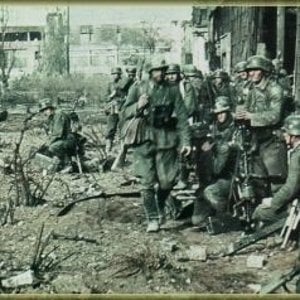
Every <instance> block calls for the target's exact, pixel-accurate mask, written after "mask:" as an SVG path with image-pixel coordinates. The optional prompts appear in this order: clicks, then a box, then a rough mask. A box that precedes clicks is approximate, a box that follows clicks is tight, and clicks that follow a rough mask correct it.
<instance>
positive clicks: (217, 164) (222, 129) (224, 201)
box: [192, 97, 236, 225]
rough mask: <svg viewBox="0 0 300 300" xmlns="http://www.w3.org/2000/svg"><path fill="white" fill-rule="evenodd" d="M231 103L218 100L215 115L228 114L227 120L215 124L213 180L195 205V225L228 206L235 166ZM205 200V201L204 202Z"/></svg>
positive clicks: (225, 98)
mask: <svg viewBox="0 0 300 300" xmlns="http://www.w3.org/2000/svg"><path fill="white" fill-rule="evenodd" d="M229 105H230V101H229V99H228V98H227V97H218V98H217V99H216V104H215V109H214V113H215V114H219V113H223V112H226V119H225V120H224V122H222V123H220V122H219V121H216V124H215V141H216V144H215V146H214V147H213V148H212V150H211V162H212V178H211V184H209V185H208V186H207V187H206V188H205V189H204V192H203V198H204V199H198V200H196V202H195V205H194V214H193V217H192V222H193V224H195V225H197V224H199V223H201V222H203V221H204V220H205V218H206V217H208V216H209V215H210V214H211V213H212V211H213V210H215V211H217V212H224V211H225V210H226V208H227V205H228V199H229V193H230V187H231V181H232V175H233V172H234V166H235V159H236V157H235V151H234V150H233V149H232V148H231V147H230V146H229V142H230V141H231V140H232V136H233V133H234V130H235V127H234V122H233V117H232V114H231V112H230V106H229ZM203 200H204V201H203Z"/></svg>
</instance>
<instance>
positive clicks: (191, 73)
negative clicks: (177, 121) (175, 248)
mask: <svg viewBox="0 0 300 300" xmlns="http://www.w3.org/2000/svg"><path fill="white" fill-rule="evenodd" d="M184 77H185V78H186V79H187V80H188V81H189V82H190V83H191V84H192V86H193V87H194V90H195V98H196V111H195V115H194V121H195V122H201V121H203V119H204V115H205V114H206V113H207V112H205V103H203V99H202V98H201V89H203V75H202V72H201V71H200V70H197V68H196V67H195V66H193V65H185V66H184Z"/></svg>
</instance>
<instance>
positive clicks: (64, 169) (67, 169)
mask: <svg viewBox="0 0 300 300" xmlns="http://www.w3.org/2000/svg"><path fill="white" fill-rule="evenodd" d="M72 171H73V166H72V160H71V158H70V157H69V156H68V155H64V157H63V158H61V163H60V173H62V174H68V173H71V172H72Z"/></svg>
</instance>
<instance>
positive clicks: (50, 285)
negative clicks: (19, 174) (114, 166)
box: [0, 112, 297, 294]
mask: <svg viewBox="0 0 300 300" xmlns="http://www.w3.org/2000/svg"><path fill="white" fill-rule="evenodd" d="M24 118H25V116H24V115H22V114H11V115H10V116H9V119H8V120H7V121H6V122H4V123H1V124H0V144H1V146H0V158H1V159H4V158H5V157H10V158H12V157H13V151H14V147H15V141H16V140H17V139H18V137H19V134H20V129H21V127H22V126H21V124H22V123H21V122H22V120H23V119H24ZM98 118H100V117H98V115H97V112H94V115H93V116H92V115H90V117H89V118H85V122H89V124H85V125H86V126H88V125H90V126H91V125H92V123H93V122H96V121H97V119H98ZM40 124H41V120H33V121H32V125H31V126H30V129H29V130H28V131H27V132H26V134H25V138H24V141H23V143H22V147H21V152H22V154H23V155H24V157H26V155H28V153H29V150H30V148H31V147H32V146H34V145H36V146H38V145H41V144H42V143H43V141H45V136H44V134H43V131H42V129H41V126H40ZM97 130H99V136H101V133H100V131H101V130H103V127H101V126H98V127H97ZM128 159H129V161H130V160H131V156H130V155H129V157H128ZM27 172H28V174H29V175H30V177H32V178H33V179H34V180H35V181H36V182H40V183H42V184H45V183H47V182H48V181H49V180H50V178H51V176H52V175H50V174H49V175H43V174H42V173H40V172H36V171H34V170H33V169H32V167H30V165H29V167H28V168H27ZM0 176H1V186H0V195H1V198H0V204H1V203H6V202H7V201H8V200H9V199H10V198H11V197H15V193H14V180H13V176H12V174H10V175H9V174H5V173H4V172H3V170H1V174H0ZM132 176H133V172H132V168H131V166H129V167H128V169H126V170H121V171H118V172H106V173H104V172H98V173H93V174H82V175H80V174H57V175H55V177H54V179H53V181H52V183H51V184H50V186H49V188H48V190H47V192H46V194H45V195H44V197H43V198H44V200H45V203H43V204H41V205H38V206H36V207H25V206H19V207H16V208H15V211H14V216H13V223H12V224H11V222H7V224H5V225H3V226H1V225H0V280H1V279H5V278H9V277H11V276H13V275H17V274H20V273H22V272H24V271H26V270H28V269H29V267H30V265H31V263H32V259H33V256H34V248H35V243H36V239H37V236H38V233H39V231H40V228H41V226H42V224H43V223H44V226H45V228H44V237H45V236H46V235H47V234H48V233H50V232H51V231H54V232H55V233H57V234H63V235H66V236H73V237H79V240H78V241H75V240H63V239H53V238H51V239H50V240H49V244H48V246H47V250H51V249H53V248H54V247H55V248H56V247H57V248H56V250H55V251H54V252H53V255H55V257H56V258H64V257H66V256H67V255H69V254H72V256H71V257H69V258H68V259H66V260H64V261H62V262H61V263H60V264H59V265H58V266H57V267H55V268H54V269H52V270H51V271H49V272H44V273H43V274H40V277H41V278H39V279H40V280H39V281H38V282H37V283H35V284H33V285H27V286H23V287H17V288H4V287H2V288H1V287H0V291H1V292H2V293H31V294H32V293H254V292H255V287H256V285H263V284H264V283H267V282H269V281H270V280H271V279H273V278H274V277H275V276H277V275H279V274H280V273H282V272H285V271H287V270H288V269H290V268H291V267H292V266H293V264H294V262H295V258H296V256H297V252H296V251H291V252H288V251H286V250H280V248H279V247H278V246H277V247H273V246H272V245H271V244H272V243H270V241H272V238H271V239H270V238H269V239H268V240H263V241H260V242H259V243H258V245H256V246H254V247H253V246H252V247H249V248H248V249H246V250H244V251H241V253H239V254H237V255H235V256H233V257H230V258H229V257H224V258H218V259H210V258H208V259H207V260H206V261H185V262H183V261H182V260H180V258H182V257H187V255H188V254H187V251H188V249H189V247H190V246H201V247H207V253H208V255H210V254H214V253H217V252H218V251H220V250H221V249H223V248H224V247H227V246H228V245H229V244H230V243H231V242H233V241H235V240H236V239H237V238H238V237H239V236H240V235H241V232H239V231H237V232H230V233H224V234H219V235H214V236H211V235H209V234H208V233H207V232H204V231H199V230H197V229H196V228H193V227H191V226H190V225H189V224H188V222H186V221H172V220H169V221H168V223H167V224H166V226H165V227H164V229H162V230H161V231H160V232H159V233H156V234H146V233H145V217H144V211H143V207H142V203H141V200H140V199H138V198H130V199H124V198H117V197H115V198H112V199H94V200H91V201H88V202H84V203H81V204H78V205H76V206H75V207H74V208H73V209H72V210H71V211H70V212H69V213H68V214H66V215H65V216H62V217H57V216H56V214H57V212H58V211H59V210H60V209H61V207H62V206H63V205H64V204H66V203H68V202H69V201H72V199H78V198H80V197H85V196H90V195H93V194H97V193H99V191H101V190H104V191H105V192H107V193H109V192H116V191H135V190H136V191H138V189H139V185H138V184H131V185H129V186H123V185H122V183H123V182H125V181H127V180H128V178H131V177H132ZM80 238H86V239H91V241H83V240H80ZM273 239H274V238H273ZM270 245H271V246H270ZM46 252H47V251H46ZM251 254H257V255H264V256H265V259H266V263H265V265H264V267H262V268H261V269H256V268H249V267H247V264H246V262H247V258H248V257H249V255H251ZM294 282H295V280H294V281H292V282H291V283H290V285H289V286H290V287H291V290H292V291H293V290H294ZM282 291H283V290H279V291H278V292H282Z"/></svg>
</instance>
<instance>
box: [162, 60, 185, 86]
mask: <svg viewBox="0 0 300 300" xmlns="http://www.w3.org/2000/svg"><path fill="white" fill-rule="evenodd" d="M165 75H166V81H168V82H169V83H170V84H171V85H172V84H173V85H178V84H179V82H180V81H181V77H180V66H179V65H178V64H170V65H169V66H168V67H167V70H166V72H165Z"/></svg>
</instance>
